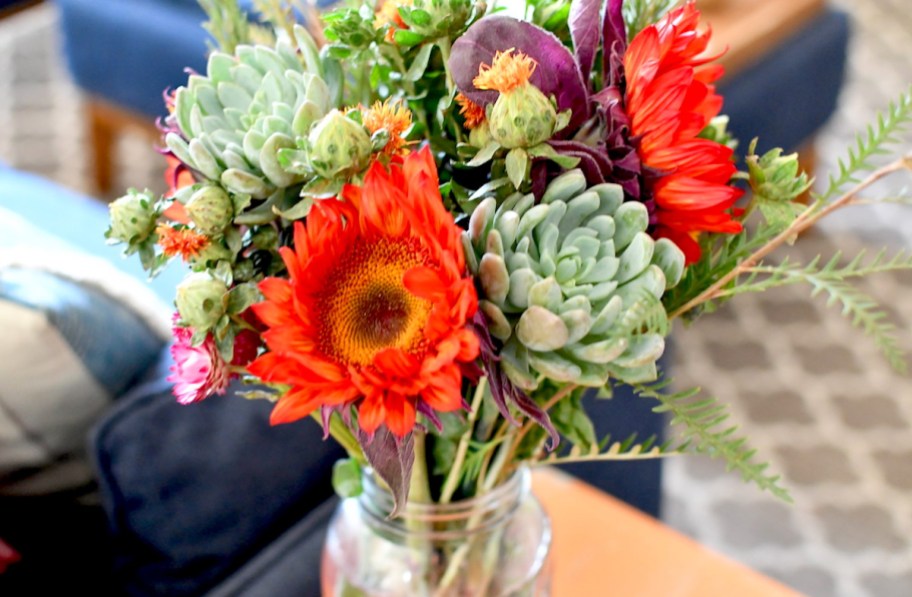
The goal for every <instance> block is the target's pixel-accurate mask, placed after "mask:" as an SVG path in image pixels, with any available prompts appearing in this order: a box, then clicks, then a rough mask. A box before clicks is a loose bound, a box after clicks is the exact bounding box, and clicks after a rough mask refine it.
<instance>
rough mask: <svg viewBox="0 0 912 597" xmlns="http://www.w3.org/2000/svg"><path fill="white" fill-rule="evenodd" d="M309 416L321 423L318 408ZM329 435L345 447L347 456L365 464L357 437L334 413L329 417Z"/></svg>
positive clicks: (365, 459)
mask: <svg viewBox="0 0 912 597" xmlns="http://www.w3.org/2000/svg"><path fill="white" fill-rule="evenodd" d="M310 416H311V417H312V418H313V419H314V420H315V421H317V422H318V423H320V424H321V425H322V424H323V420H322V418H321V416H320V411H319V410H315V411H314V412H312V413H311V414H310ZM329 435H331V436H332V438H333V439H334V440H336V441H337V442H338V443H339V445H340V446H342V447H343V448H344V449H345V451H346V452H347V453H348V455H349V457H351V458H353V459H354V460H355V461H357V462H358V464H360V465H362V466H366V465H367V458H365V457H364V452H363V451H362V450H361V444H359V443H358V438H356V437H355V434H353V433H352V431H351V429H349V428H348V426H347V425H346V424H345V423H343V422H342V420H341V419H340V418H339V416H338V415H336V414H335V413H333V415H332V416H331V417H330V418H329Z"/></svg>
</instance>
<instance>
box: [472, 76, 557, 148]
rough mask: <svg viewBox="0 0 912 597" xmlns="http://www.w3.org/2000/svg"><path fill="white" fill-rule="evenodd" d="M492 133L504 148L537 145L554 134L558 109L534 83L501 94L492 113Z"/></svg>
mask: <svg viewBox="0 0 912 597" xmlns="http://www.w3.org/2000/svg"><path fill="white" fill-rule="evenodd" d="M488 122H489V123H490V127H491V136H492V137H493V138H494V140H495V141H497V142H498V143H500V145H501V146H502V147H506V148H507V149H513V148H516V147H534V146H535V145H538V144H539V143H544V142H545V141H547V140H548V139H550V138H551V136H552V135H553V134H554V129H555V127H556V125H557V110H556V109H555V108H554V104H552V103H551V100H549V99H548V98H547V97H545V94H544V93H542V92H541V91H540V90H539V89H538V87H536V86H535V85H532V84H526V85H520V86H519V87H516V88H515V89H512V90H511V91H509V92H507V93H501V94H500V97H498V98H497V101H496V102H494V106H493V107H492V108H491V111H490V113H489V114H488Z"/></svg>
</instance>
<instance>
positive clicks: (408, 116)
mask: <svg viewBox="0 0 912 597" xmlns="http://www.w3.org/2000/svg"><path fill="white" fill-rule="evenodd" d="M363 121H364V128H366V129H367V130H368V131H369V132H370V134H372V135H373V134H374V133H376V132H377V131H379V130H380V129H386V132H388V133H389V141H388V142H387V144H386V146H385V147H384V148H383V153H385V154H387V155H396V154H398V153H401V151H402V149H403V148H404V147H405V145H406V141H405V139H404V138H403V137H402V135H404V134H405V132H406V131H408V130H409V128H410V127H411V126H412V113H411V111H409V109H408V107H407V106H406V105H405V104H404V103H402V101H401V100H390V99H387V100H386V101H384V102H382V103H381V102H379V101H378V102H375V103H374V105H373V106H371V107H370V109H368V110H365V111H364V116H363Z"/></svg>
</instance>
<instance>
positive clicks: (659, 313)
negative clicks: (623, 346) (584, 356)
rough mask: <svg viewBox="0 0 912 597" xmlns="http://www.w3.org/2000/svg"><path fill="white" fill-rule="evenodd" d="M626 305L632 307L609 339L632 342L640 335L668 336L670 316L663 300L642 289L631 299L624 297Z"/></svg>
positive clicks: (615, 323) (617, 322)
mask: <svg viewBox="0 0 912 597" xmlns="http://www.w3.org/2000/svg"><path fill="white" fill-rule="evenodd" d="M624 304H625V305H627V304H629V305H630V307H628V308H627V309H626V310H625V311H624V312H623V315H622V316H621V317H620V318H618V320H617V321H615V322H614V324H613V325H612V327H611V330H610V332H609V333H608V337H610V338H625V339H627V340H630V339H631V338H632V337H633V336H638V335H640V334H659V335H660V336H663V337H664V336H667V335H668V331H669V322H668V314H667V312H666V311H665V307H664V306H663V305H662V301H661V299H658V298H656V297H655V295H654V294H652V293H651V292H649V290H647V289H641V290H639V291H638V292H637V293H636V294H635V295H633V296H632V297H629V299H628V297H624Z"/></svg>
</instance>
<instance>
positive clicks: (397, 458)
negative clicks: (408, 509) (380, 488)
mask: <svg viewBox="0 0 912 597" xmlns="http://www.w3.org/2000/svg"><path fill="white" fill-rule="evenodd" d="M358 440H359V443H360V444H361V449H362V450H364V456H365V457H367V462H368V463H369V464H370V465H371V468H373V469H374V472H375V473H377V475H379V477H380V478H381V479H383V482H384V483H386V485H387V486H388V487H389V488H390V491H391V492H392V494H393V511H392V512H390V515H389V517H390V518H395V517H396V515H397V514H399V512H400V511H401V510H402V508H404V507H405V504H406V501H407V500H408V493H409V483H410V482H411V480H412V464H414V461H415V440H414V438H413V437H412V434H411V433H409V434H408V435H406V436H405V437H403V438H402V439H399V438H397V437H396V436H395V435H393V434H392V433H390V431H389V430H388V429H387V428H386V426H381V427H380V428H379V429H377V431H375V432H374V435H373V437H369V436H368V435H367V434H366V433H364V432H363V431H361V432H359V433H358Z"/></svg>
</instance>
